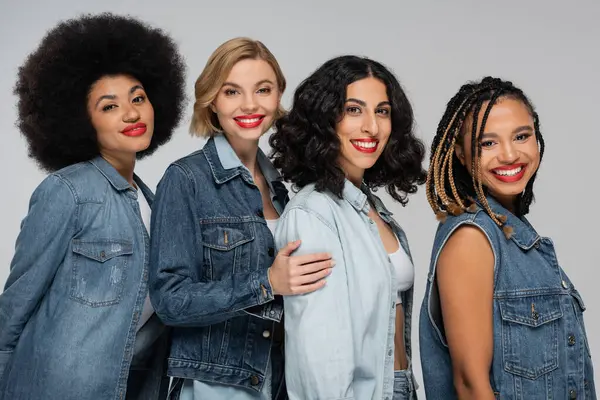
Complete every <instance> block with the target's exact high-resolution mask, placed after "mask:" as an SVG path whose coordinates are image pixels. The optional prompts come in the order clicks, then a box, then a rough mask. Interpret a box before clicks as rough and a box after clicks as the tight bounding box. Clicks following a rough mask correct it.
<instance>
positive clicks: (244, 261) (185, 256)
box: [150, 135, 288, 392]
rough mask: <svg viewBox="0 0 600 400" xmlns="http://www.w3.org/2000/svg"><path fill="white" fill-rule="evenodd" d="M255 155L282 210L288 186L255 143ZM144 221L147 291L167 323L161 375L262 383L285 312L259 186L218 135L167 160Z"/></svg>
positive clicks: (254, 387) (257, 388)
mask: <svg viewBox="0 0 600 400" xmlns="http://www.w3.org/2000/svg"><path fill="white" fill-rule="evenodd" d="M258 163H259V166H260V168H261V171H262V173H263V175H264V176H265V179H266V181H267V183H268V185H269V186H270V188H271V192H272V193H275V196H274V197H273V198H272V201H273V205H274V207H275V208H276V210H277V211H278V212H280V213H281V212H282V211H283V208H284V206H285V203H286V201H287V199H288V197H287V189H286V188H285V186H284V185H283V183H282V182H281V178H280V177H279V174H278V173H277V171H276V170H275V169H274V168H273V166H272V164H271V163H270V161H269V160H268V158H267V157H266V156H265V155H264V154H263V153H262V151H260V150H259V152H258ZM151 229H152V235H151V240H152V247H151V257H150V264H151V266H152V267H151V270H150V297H151V300H152V304H153V306H154V309H155V311H156V313H157V314H158V316H159V317H160V318H161V319H162V321H163V322H164V323H165V324H166V325H169V326H173V327H174V329H173V331H172V340H171V350H170V355H169V361H168V364H169V366H168V374H169V375H170V376H174V377H180V378H188V379H195V380H200V381H205V382H217V383H222V384H228V385H236V386H242V387H246V388H249V389H252V390H254V391H256V392H260V391H261V390H262V387H263V385H264V382H265V373H266V371H267V366H268V364H269V362H270V351H271V346H272V342H273V336H274V335H273V334H272V333H273V331H274V329H275V324H277V323H279V321H280V320H281V316H282V313H283V304H282V303H283V301H282V299H281V297H280V296H277V297H275V296H274V294H273V290H272V288H271V285H270V284H269V279H268V276H267V270H268V268H269V267H270V266H271V264H272V263H273V261H274V259H275V255H276V253H275V244H274V243H273V236H272V234H271V232H270V230H269V228H268V227H267V224H266V221H265V218H264V214H263V205H262V198H261V194H260V191H259V189H258V187H257V186H256V185H255V184H254V181H253V180H252V177H251V175H250V172H249V171H248V169H247V168H245V167H244V166H243V165H242V163H241V162H240V160H239V158H238V157H237V155H236V154H235V152H234V150H233V149H232V148H231V146H230V145H229V143H228V141H227V139H226V138H225V137H224V136H222V135H218V136H215V137H213V138H211V139H209V140H208V142H207V143H206V144H205V146H204V147H203V148H202V149H201V150H199V151H197V152H194V153H192V154H190V155H188V156H187V157H184V158H182V159H180V160H178V161H176V162H174V163H173V164H171V165H170V166H169V167H168V168H167V171H166V172H165V175H164V177H163V178H162V179H161V181H160V183H159V185H158V188H157V192H156V199H155V202H154V207H153V213H152V228H151Z"/></svg>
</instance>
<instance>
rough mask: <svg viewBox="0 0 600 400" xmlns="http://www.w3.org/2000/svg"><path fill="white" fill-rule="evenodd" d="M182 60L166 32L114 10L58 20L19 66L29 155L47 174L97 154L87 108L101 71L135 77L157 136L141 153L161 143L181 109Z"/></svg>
mask: <svg viewBox="0 0 600 400" xmlns="http://www.w3.org/2000/svg"><path fill="white" fill-rule="evenodd" d="M185 71H186V67H185V63H184V60H183V58H182V56H181V55H180V54H179V52H178V49H177V46H176V44H175V42H174V41H173V40H172V39H171V38H170V37H169V36H168V35H167V34H165V33H164V32H163V31H161V30H160V29H157V28H152V27H150V26H149V25H147V24H145V23H144V22H141V21H139V20H137V19H135V18H131V17H125V16H118V15H114V14H111V13H102V14H97V15H90V14H86V15H82V16H80V17H78V18H74V19H69V20H66V21H63V22H61V23H59V24H58V25H57V26H56V27H54V28H53V29H51V30H50V31H49V32H48V33H47V34H46V36H45V37H44V38H43V39H42V41H41V43H40V45H39V47H38V48H37V50H35V51H34V52H33V53H31V54H30V55H29V56H28V57H27V59H26V60H25V63H24V64H23V65H22V66H21V67H20V68H19V72H18V78H17V83H16V85H15V88H14V94H15V95H17V96H18V119H17V123H16V125H17V127H18V128H19V129H20V130H21V132H22V134H23V135H24V136H25V137H26V138H27V142H28V145H29V156H30V157H31V158H33V159H35V160H36V162H37V163H38V164H39V166H40V167H41V168H42V169H44V170H47V171H49V172H52V171H56V170H58V169H61V168H63V167H66V166H68V165H71V164H75V163H78V162H81V161H87V160H90V159H92V158H94V157H96V156H98V155H99V154H100V150H99V147H98V141H97V137H96V131H95V129H94V127H93V126H92V123H91V119H90V116H89V113H88V110H87V98H88V95H89V91H90V89H91V87H92V85H93V83H94V82H96V81H97V80H98V79H100V78H102V77H104V76H115V75H129V76H132V77H134V78H135V79H137V80H139V81H140V82H141V83H142V85H144V89H145V91H146V93H147V95H148V98H149V99H150V101H151V102H152V106H153V107H154V115H155V120H154V135H153V137H152V141H151V143H150V146H149V147H148V148H147V149H146V150H144V151H143V152H140V153H138V158H142V157H144V156H147V155H149V154H151V153H153V152H154V151H155V150H156V149H157V148H158V147H159V146H161V145H162V144H164V143H166V142H167V141H168V140H169V139H170V138H171V135H172V134H173V130H174V128H175V127H176V126H177V125H178V123H179V122H180V119H181V117H182V114H183V109H184V107H185V92H184V87H185Z"/></svg>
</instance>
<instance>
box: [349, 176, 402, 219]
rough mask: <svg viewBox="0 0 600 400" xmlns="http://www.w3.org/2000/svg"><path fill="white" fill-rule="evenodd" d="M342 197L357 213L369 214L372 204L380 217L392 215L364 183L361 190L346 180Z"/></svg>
mask: <svg viewBox="0 0 600 400" xmlns="http://www.w3.org/2000/svg"><path fill="white" fill-rule="evenodd" d="M342 197H343V198H344V199H345V200H346V201H347V202H348V203H350V204H351V205H352V207H354V208H355V209H356V210H357V211H362V212H364V213H368V212H369V209H370V205H369V203H371V204H372V205H373V206H374V207H375V211H377V213H378V214H379V215H382V216H386V217H389V216H391V215H392V213H391V212H390V211H389V210H388V209H387V208H386V207H385V206H384V205H383V202H382V201H381V200H380V199H379V198H378V197H377V196H375V195H373V193H372V192H371V190H370V189H369V188H368V186H367V185H366V184H365V183H364V182H363V183H362V184H361V185H360V189H359V188H357V187H356V186H354V184H353V183H352V182H350V181H349V180H348V179H345V180H344V189H343V190H342Z"/></svg>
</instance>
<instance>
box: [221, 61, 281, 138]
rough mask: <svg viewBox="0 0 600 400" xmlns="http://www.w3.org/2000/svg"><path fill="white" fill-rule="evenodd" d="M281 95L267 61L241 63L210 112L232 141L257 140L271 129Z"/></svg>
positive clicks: (234, 70)
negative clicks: (215, 116) (214, 114)
mask: <svg viewBox="0 0 600 400" xmlns="http://www.w3.org/2000/svg"><path fill="white" fill-rule="evenodd" d="M280 99H281V93H280V92H279V89H278V85H277V77H276V75H275V72H274V71H273V68H272V67H271V66H270V65H269V64H268V63H267V62H266V61H264V60H260V59H245V60H241V61H238V62H237V63H236V64H235V65H234V66H233V68H232V69H231V72H230V73H229V75H228V76H227V79H226V80H225V83H223V86H222V87H221V89H220V91H219V94H218V95H217V97H216V98H215V100H214V102H213V104H212V105H211V109H212V111H213V112H214V113H216V115H217V118H218V119H219V124H220V125H221V128H222V129H223V132H224V134H225V135H226V136H227V139H229V140H230V141H239V140H241V141H248V140H250V141H258V139H259V138H260V137H261V136H262V135H263V134H264V133H265V132H266V131H267V130H268V129H269V128H270V127H271V125H272V124H273V120H274V117H275V115H276V113H277V110H278V107H279V101H280Z"/></svg>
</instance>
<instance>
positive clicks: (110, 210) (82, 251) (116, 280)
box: [0, 157, 168, 400]
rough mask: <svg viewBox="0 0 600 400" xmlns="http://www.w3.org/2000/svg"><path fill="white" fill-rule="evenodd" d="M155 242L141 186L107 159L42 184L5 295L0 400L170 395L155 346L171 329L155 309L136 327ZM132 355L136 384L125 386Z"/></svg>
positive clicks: (0, 321)
mask: <svg viewBox="0 0 600 400" xmlns="http://www.w3.org/2000/svg"><path fill="white" fill-rule="evenodd" d="M136 182H137V184H138V186H139V187H140V189H141V190H142V192H143V193H144V195H145V197H146V199H147V200H148V203H149V204H151V202H152V197H153V196H152V193H151V192H150V190H149V189H148V188H147V187H146V186H145V185H144V184H143V182H142V181H141V180H139V178H137V177H136ZM148 249H149V238H148V234H147V232H146V229H145V228H144V225H143V222H142V218H141V214H140V210H139V206H138V202H137V191H136V190H135V189H133V188H132V187H131V185H130V184H129V183H128V182H127V181H126V180H125V179H124V178H123V177H122V176H121V175H119V173H118V172H117V171H116V170H115V169H114V168H113V167H112V166H111V165H110V164H109V163H108V162H106V161H105V160H104V159H102V158H100V157H98V158H95V159H93V160H91V161H89V162H83V163H79V164H75V165H71V166H69V167H66V168H64V169H62V170H60V171H58V172H55V173H53V174H51V175H49V176H48V177H47V178H46V179H45V180H44V181H43V182H42V183H41V184H40V185H39V186H38V187H37V189H36V190H35V192H34V193H33V195H32V197H31V202H30V205H29V213H28V214H27V217H26V218H25V219H24V220H23V222H22V224H21V232H20V234H19V237H18V239H17V243H16V250H15V255H14V258H13V260H12V263H11V271H10V275H9V277H8V281H7V282H6V286H5V289H4V293H2V295H0V327H1V328H0V399H6V400H21V399H22V400H25V399H61V400H62V399H78V400H79V399H119V400H121V399H125V397H126V395H127V398H128V399H131V398H139V399H157V398H159V396H161V395H162V396H163V397H164V395H166V391H165V390H166V386H162V387H161V386H160V385H161V383H168V382H166V380H163V379H161V372H162V367H163V365H162V362H161V360H160V358H161V357H164V354H163V355H162V356H161V355H158V356H157V353H156V351H155V350H157V349H156V348H155V347H154V344H156V343H162V342H164V340H158V339H157V338H158V337H159V336H160V335H161V334H162V333H164V330H165V328H164V326H163V325H162V324H159V323H158V319H157V318H156V317H154V318H151V319H150V320H149V321H148V322H147V323H146V324H145V325H144V327H143V328H142V329H141V330H140V331H139V332H136V327H137V323H138V320H139V316H140V314H141V310H142V307H143V304H144V299H145V297H146V293H147V276H148ZM136 336H139V337H140V340H139V341H138V340H136ZM162 351H166V347H164V346H163V347H162ZM159 352H160V351H159ZM153 354H154V355H153ZM134 355H135V357H134ZM157 357H158V358H157ZM132 360H135V361H134V362H133V364H135V365H136V367H135V370H136V373H135V376H136V377H135V381H136V383H137V384H136V387H135V388H134V390H132V391H130V392H128V393H126V392H127V383H128V377H129V373H130V367H132ZM148 366H150V370H149V369H148ZM148 377H150V379H149V380H148V379H146V378H148ZM161 390H162V391H161Z"/></svg>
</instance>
